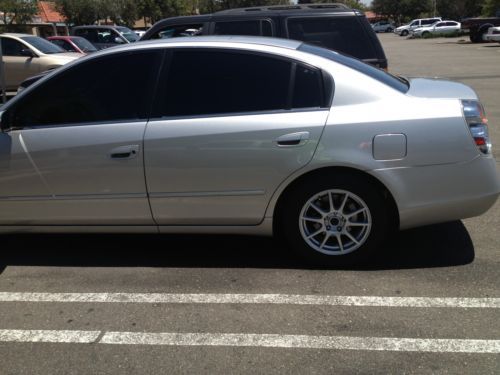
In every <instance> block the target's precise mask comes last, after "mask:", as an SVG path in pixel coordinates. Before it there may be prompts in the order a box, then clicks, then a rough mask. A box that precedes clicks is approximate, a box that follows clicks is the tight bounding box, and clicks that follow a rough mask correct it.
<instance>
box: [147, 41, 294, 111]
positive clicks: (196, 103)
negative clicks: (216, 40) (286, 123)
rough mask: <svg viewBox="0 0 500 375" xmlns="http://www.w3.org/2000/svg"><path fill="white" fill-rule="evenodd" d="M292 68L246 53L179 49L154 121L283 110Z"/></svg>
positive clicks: (169, 71) (284, 61) (285, 63)
mask: <svg viewBox="0 0 500 375" xmlns="http://www.w3.org/2000/svg"><path fill="white" fill-rule="evenodd" d="M291 66H292V63H291V62H289V61H286V60H282V59H278V58H273V57H268V56H262V55H254V54H250V53H235V52H232V51H220V50H219V51H210V50H196V51H195V50H177V51H175V52H174V53H173V56H172V61H171V63H170V68H169V69H168V78H166V79H163V80H162V82H161V86H160V93H159V95H158V98H159V99H158V102H157V103H156V105H155V109H154V112H153V117H157V118H158V117H164V116H196V115H209V114H224V113H235V112H254V111H269V110H280V109H286V108H287V105H288V96H289V95H288V94H289V87H290V86H289V85H290V74H291ZM164 75H165V74H164Z"/></svg>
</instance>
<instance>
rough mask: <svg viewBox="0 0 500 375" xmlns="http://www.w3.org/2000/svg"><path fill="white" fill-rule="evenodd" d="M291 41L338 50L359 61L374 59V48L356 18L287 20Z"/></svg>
mask: <svg viewBox="0 0 500 375" xmlns="http://www.w3.org/2000/svg"><path fill="white" fill-rule="evenodd" d="M287 27H288V35H289V37H290V39H296V40H303V41H305V42H307V43H309V44H314V45H317V46H320V47H324V48H328V49H333V50H338V51H341V52H343V53H346V54H349V55H351V56H354V57H357V58H359V59H366V58H374V57H376V53H375V51H374V50H373V46H372V44H371V42H370V39H369V38H368V35H367V34H366V32H365V30H364V29H363V27H362V25H361V23H360V22H359V21H358V20H357V18H356V17H317V18H316V17H307V18H289V19H288V20H287Z"/></svg>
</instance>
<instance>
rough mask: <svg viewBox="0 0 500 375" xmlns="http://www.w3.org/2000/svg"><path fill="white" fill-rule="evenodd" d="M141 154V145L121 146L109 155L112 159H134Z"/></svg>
mask: <svg viewBox="0 0 500 375" xmlns="http://www.w3.org/2000/svg"><path fill="white" fill-rule="evenodd" d="M138 154H139V145H128V146H120V147H116V148H114V149H112V150H111V151H110V153H109V157H110V158H111V159H133V158H135V157H136V156H137V155H138Z"/></svg>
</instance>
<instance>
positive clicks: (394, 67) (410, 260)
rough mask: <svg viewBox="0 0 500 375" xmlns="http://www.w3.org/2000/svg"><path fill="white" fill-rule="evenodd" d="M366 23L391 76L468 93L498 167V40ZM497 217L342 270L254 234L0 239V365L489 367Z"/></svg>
mask: <svg viewBox="0 0 500 375" xmlns="http://www.w3.org/2000/svg"><path fill="white" fill-rule="evenodd" d="M378 35H379V38H380V39H381V41H382V44H383V46H384V49H385V52H386V54H387V57H388V59H389V70H390V71H391V72H392V73H396V74H402V75H405V76H428V77H429V76H430V77H434V76H439V77H448V78H451V79H454V80H458V81H461V82H464V83H466V84H468V85H471V86H472V87H473V88H474V89H475V90H476V91H477V92H478V94H479V96H480V97H481V100H482V102H483V104H484V105H485V108H486V111H487V114H488V118H489V126H490V135H491V138H492V141H493V146H494V153H495V156H496V160H497V164H498V165H499V166H500V164H499V163H500V152H499V148H500V130H499V126H500V96H499V95H498V88H499V87H500V64H499V63H498V61H499V59H500V44H481V45H477V44H470V43H468V42H460V40H461V38H439V39H420V40H406V39H405V38H401V37H397V36H395V35H393V34H378ZM463 39H464V40H465V38H463ZM436 136H442V137H445V136H446V134H436ZM499 228H500V202H497V204H496V205H495V206H494V207H493V208H492V209H491V210H490V211H489V212H488V213H487V214H485V215H483V216H481V217H478V218H472V219H468V220H464V221H463V222H452V223H446V224H440V225H433V226H429V227H425V228H419V229H413V230H409V231H405V232H401V233H400V234H399V235H398V236H397V237H395V238H392V239H391V241H390V242H389V243H388V244H387V245H385V246H384V248H382V249H380V254H379V256H378V257H377V259H376V260H375V261H374V262H373V264H371V265H370V266H369V267H363V268H349V269H311V268H308V267H304V265H303V264H301V263H300V262H299V261H297V260H296V259H295V258H292V257H291V256H290V255H289V254H288V251H287V249H286V248H284V247H282V246H280V244H277V243H276V242H274V241H273V240H271V239H267V238H254V237H241V236H180V235H179V236H149V235H123V236H118V235H113V236H111V235H106V236H104V235H92V236H69V235H64V236H63V235H10V236H4V237H2V252H1V255H0V374H33V373H44V374H89V373H92V374H94V373H96V374H100V373H102V374H110V373H116V374H124V373H133V374H149V373H184V372H197V373H216V372H223V373H352V372H356V373H384V374H385V373H404V372H409V373H430V372H432V373H434V372H443V373H492V374H493V373H498V372H499V371H500V355H499V353H500V324H499V321H500V267H499V266H500V233H499V230H498V229H499Z"/></svg>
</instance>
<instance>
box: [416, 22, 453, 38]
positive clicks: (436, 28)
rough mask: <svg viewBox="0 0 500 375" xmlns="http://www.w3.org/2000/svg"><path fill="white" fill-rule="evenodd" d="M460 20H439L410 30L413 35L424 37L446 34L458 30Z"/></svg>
mask: <svg viewBox="0 0 500 375" xmlns="http://www.w3.org/2000/svg"><path fill="white" fill-rule="evenodd" d="M460 26H461V25H460V22H455V21H439V22H436V23H434V24H433V25H430V26H426V27H420V28H418V29H415V30H413V31H412V35H413V36H415V37H426V36H429V35H447V34H453V33H455V32H458V31H460Z"/></svg>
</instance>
